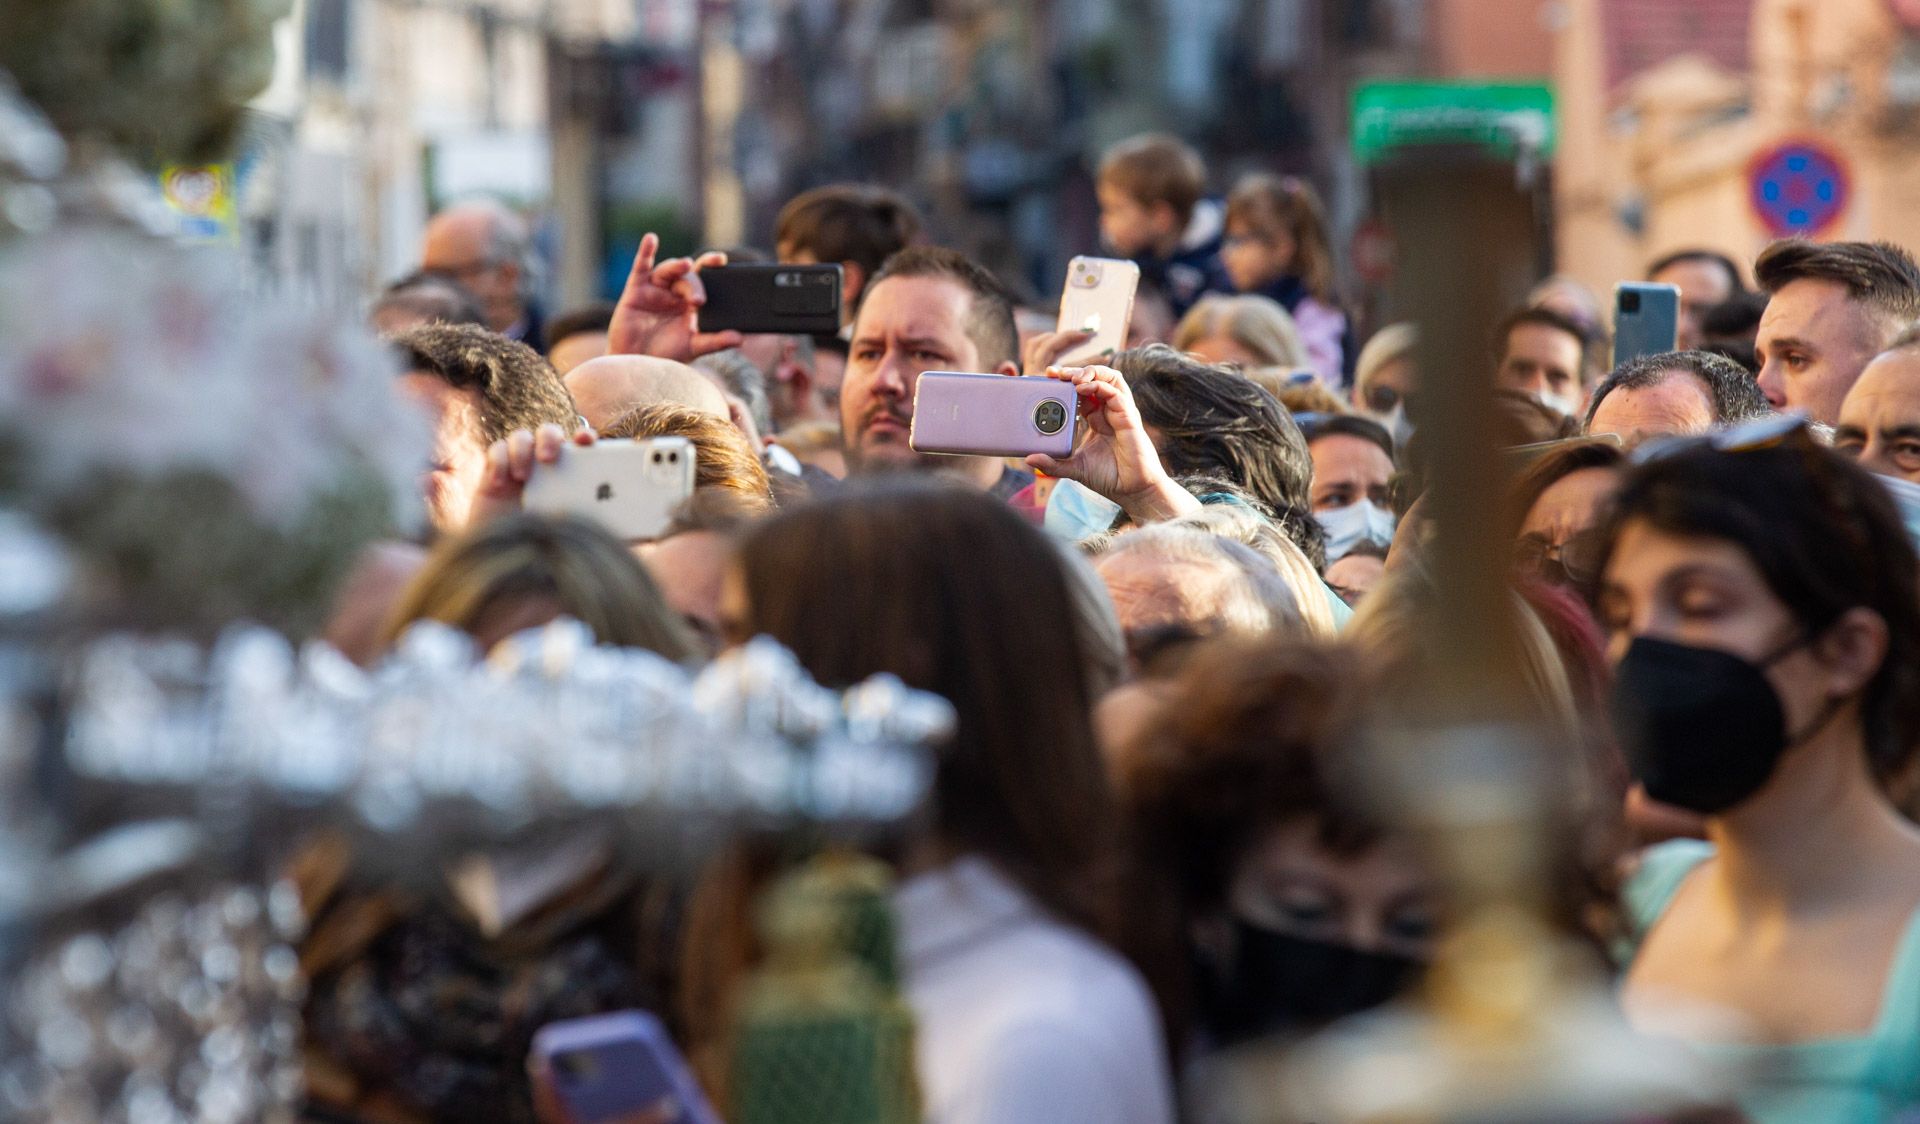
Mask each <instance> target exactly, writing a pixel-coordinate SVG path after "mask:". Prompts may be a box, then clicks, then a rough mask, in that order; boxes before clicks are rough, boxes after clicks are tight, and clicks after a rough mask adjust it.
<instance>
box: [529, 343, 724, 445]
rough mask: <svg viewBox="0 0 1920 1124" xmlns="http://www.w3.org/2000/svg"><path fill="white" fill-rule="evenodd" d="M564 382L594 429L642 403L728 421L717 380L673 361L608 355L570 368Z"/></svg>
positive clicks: (609, 422) (637, 356)
mask: <svg viewBox="0 0 1920 1124" xmlns="http://www.w3.org/2000/svg"><path fill="white" fill-rule="evenodd" d="M566 384H567V393H569V394H571V395H573V402H574V405H575V406H576V407H577V408H578V409H579V411H580V416H581V417H583V418H585V419H587V424H588V425H590V426H592V427H593V428H594V429H596V430H598V429H602V428H604V427H606V426H608V425H610V424H612V423H613V422H614V421H615V420H617V419H618V418H620V417H622V416H623V415H625V414H627V413H629V412H631V411H633V410H635V409H637V408H639V407H641V406H653V405H657V404H661V403H666V404H670V405H675V406H685V407H687V408H688V409H692V410H699V411H700V412H701V413H704V414H712V415H713V416H715V417H717V418H719V419H721V420H722V421H727V420H729V415H728V412H727V399H726V397H725V396H724V395H722V394H721V393H720V388H719V387H718V386H716V385H715V384H714V382H713V380H712V379H710V378H708V377H707V376H705V375H703V374H701V373H700V372H699V371H696V370H694V369H693V368H692V367H689V366H687V365H686V364H685V363H675V362H674V361H673V360H671V359H655V358H653V357H651V356H646V355H604V356H601V357H600V358H598V359H589V360H587V361H586V362H585V363H582V364H580V365H579V366H578V367H575V368H574V369H573V370H571V371H569V372H567V377H566Z"/></svg>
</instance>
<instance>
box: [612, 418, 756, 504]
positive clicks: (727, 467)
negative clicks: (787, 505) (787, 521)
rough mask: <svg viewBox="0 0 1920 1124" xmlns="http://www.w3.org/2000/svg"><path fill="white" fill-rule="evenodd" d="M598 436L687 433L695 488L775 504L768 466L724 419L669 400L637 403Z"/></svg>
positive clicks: (646, 435) (680, 434) (650, 435)
mask: <svg viewBox="0 0 1920 1124" xmlns="http://www.w3.org/2000/svg"><path fill="white" fill-rule="evenodd" d="M600 436H602V437H608V438H616V439H618V438H631V439H634V440H644V439H646V438H648V437H685V438H686V439H687V440H689V441H692V442H693V451H694V462H693V463H694V468H693V480H694V486H695V487H696V488H702V489H705V488H715V489H719V490H721V491H726V492H732V493H734V494H735V495H737V496H740V497H741V498H742V499H744V500H747V501H749V502H753V503H757V504H758V505H759V506H760V507H761V508H762V509H765V508H769V507H772V506H773V491H772V487H773V486H772V484H771V482H770V481H769V480H768V479H767V468H766V466H765V465H763V464H761V463H760V458H759V457H757V456H755V455H754V452H753V449H752V447H750V446H749V445H748V444H747V439H746V438H745V437H743V436H741V435H740V431H739V430H737V429H735V428H734V427H733V426H732V425H731V424H730V423H728V422H727V421H726V420H724V419H722V418H717V417H715V416H713V415H712V414H709V413H706V412H705V411H702V410H694V409H690V408H688V407H686V406H679V405H675V404H673V403H670V402H656V403H654V404H652V405H650V406H639V407H636V408H635V409H632V410H629V411H627V412H626V413H624V414H622V415H620V417H618V418H617V419H615V420H614V421H613V422H611V423H609V424H608V426H607V427H606V429H605V430H603V431H602V432H601V434H600Z"/></svg>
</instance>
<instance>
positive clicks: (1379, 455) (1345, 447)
mask: <svg viewBox="0 0 1920 1124" xmlns="http://www.w3.org/2000/svg"><path fill="white" fill-rule="evenodd" d="M1308 452H1309V453H1311V454H1312V456H1313V468H1314V472H1315V474H1317V475H1318V474H1326V473H1336V472H1337V473H1342V474H1346V473H1364V472H1372V473H1375V474H1380V473H1385V474H1389V475H1390V474H1391V473H1392V472H1393V460H1392V458H1390V457H1388V456H1387V453H1386V450H1384V449H1382V448H1381V447H1380V446H1378V445H1376V444H1374V443H1373V442H1371V441H1369V440H1367V439H1366V438H1364V437H1355V436H1354V435H1352V434H1350V433H1329V434H1327V435H1326V436H1325V437H1322V438H1320V439H1319V440H1318V441H1315V442H1314V443H1313V444H1312V445H1310V446H1308Z"/></svg>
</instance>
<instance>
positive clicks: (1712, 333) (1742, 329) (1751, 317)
mask: <svg viewBox="0 0 1920 1124" xmlns="http://www.w3.org/2000/svg"><path fill="white" fill-rule="evenodd" d="M1768 299H1769V298H1768V296H1767V294H1765V293H1753V292H1747V291H1744V290H1743V291H1741V292H1738V293H1735V294H1734V295H1733V296H1730V297H1728V298H1727V299H1726V300H1723V301H1721V302H1720V303H1719V304H1716V305H1714V306H1713V307H1712V308H1710V309H1708V310H1707V314H1706V315H1705V316H1703V317H1701V318H1700V334H1701V335H1702V336H1703V337H1705V338H1706V339H1709V340H1725V339H1742V340H1747V341H1749V342H1751V341H1752V340H1753V337H1754V334H1755V333H1756V332H1758V331H1759V330H1760V318H1761V317H1762V316H1765V315H1766V313H1767V301H1768Z"/></svg>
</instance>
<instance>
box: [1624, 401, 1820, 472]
mask: <svg viewBox="0 0 1920 1124" xmlns="http://www.w3.org/2000/svg"><path fill="white" fill-rule="evenodd" d="M1813 443H1814V438H1813V430H1812V428H1811V427H1810V426H1809V425H1808V424H1807V415H1806V414H1804V413H1802V412H1800V411H1799V410H1789V411H1787V412H1786V413H1784V414H1774V415H1773V416H1771V417H1765V418H1756V419H1754V420H1753V421H1750V422H1741V423H1740V424H1739V425H1732V426H1728V427H1727V428H1725V429H1720V430H1715V431H1714V432H1712V433H1705V434H1699V435H1696V436H1688V437H1655V438H1653V439H1651V440H1649V441H1647V442H1646V443H1645V444H1643V445H1641V446H1640V447H1639V448H1638V449H1635V450H1634V451H1633V455H1632V460H1633V463H1634V464H1651V463H1653V462H1654V461H1661V460H1666V459H1667V458H1668V457H1672V456H1676V455H1678V454H1680V453H1686V452H1692V451H1693V450H1695V449H1712V450H1713V451H1715V452H1718V453H1752V452H1757V451H1759V450H1761V449H1778V448H1780V447H1782V446H1785V445H1793V444H1813Z"/></svg>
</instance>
